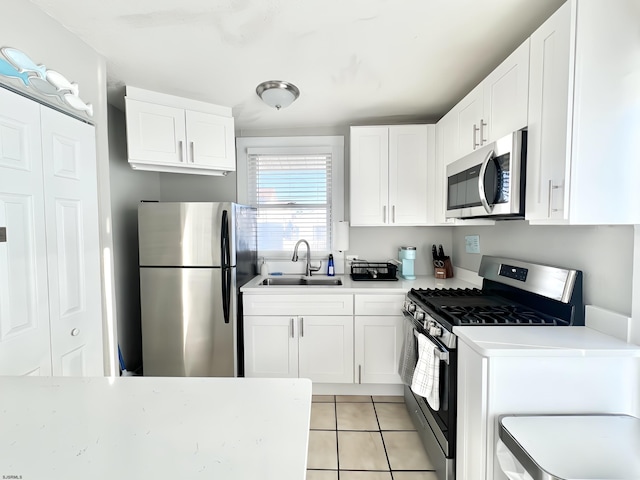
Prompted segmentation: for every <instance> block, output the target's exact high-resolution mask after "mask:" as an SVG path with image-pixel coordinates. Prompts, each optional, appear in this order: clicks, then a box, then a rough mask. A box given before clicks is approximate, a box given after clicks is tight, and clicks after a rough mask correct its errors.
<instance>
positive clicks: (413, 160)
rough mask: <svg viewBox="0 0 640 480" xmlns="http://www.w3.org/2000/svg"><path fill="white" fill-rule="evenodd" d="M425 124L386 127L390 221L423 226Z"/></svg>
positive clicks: (424, 202) (426, 175)
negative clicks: (387, 136) (387, 134)
mask: <svg viewBox="0 0 640 480" xmlns="http://www.w3.org/2000/svg"><path fill="white" fill-rule="evenodd" d="M427 141H428V139H427V125H402V126H394V127H389V223H390V224H392V225H426V224H427V206H428V205H427V195H428V193H429V191H430V185H429V184H428V183H427V182H428V180H429V178H428V162H429V159H428V155H427Z"/></svg>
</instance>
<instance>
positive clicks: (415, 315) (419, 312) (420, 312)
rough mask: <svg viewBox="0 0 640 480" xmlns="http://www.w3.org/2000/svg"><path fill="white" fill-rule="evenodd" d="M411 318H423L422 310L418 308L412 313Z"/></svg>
mask: <svg viewBox="0 0 640 480" xmlns="http://www.w3.org/2000/svg"><path fill="white" fill-rule="evenodd" d="M413 318H415V319H416V320H424V312H422V311H420V310H418V311H416V312H415V313H414V314H413Z"/></svg>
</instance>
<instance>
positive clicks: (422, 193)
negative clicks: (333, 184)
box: [350, 125, 435, 226]
mask: <svg viewBox="0 0 640 480" xmlns="http://www.w3.org/2000/svg"><path fill="white" fill-rule="evenodd" d="M434 157H435V127H434V126H433V125H395V126H375V127H351V157H350V165H351V170H350V171H351V175H350V177H351V188H350V204H351V225H352V226H381V225H395V226H400V225H427V224H429V223H432V220H431V218H430V217H432V214H431V215H430V213H429V212H431V211H432V208H431V206H430V205H429V203H430V202H429V199H430V196H432V192H431V188H432V187H431V184H430V183H428V182H430V177H433V168H434V165H435V163H434Z"/></svg>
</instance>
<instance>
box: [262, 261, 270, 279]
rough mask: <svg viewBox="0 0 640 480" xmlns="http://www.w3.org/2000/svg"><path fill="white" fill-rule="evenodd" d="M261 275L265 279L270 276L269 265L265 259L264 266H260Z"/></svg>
mask: <svg viewBox="0 0 640 480" xmlns="http://www.w3.org/2000/svg"><path fill="white" fill-rule="evenodd" d="M260 275H262V276H263V277H268V276H269V269H268V268H267V263H266V262H265V261H264V257H262V264H261V265H260Z"/></svg>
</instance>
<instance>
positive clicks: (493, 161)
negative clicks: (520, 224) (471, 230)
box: [446, 130, 527, 218]
mask: <svg viewBox="0 0 640 480" xmlns="http://www.w3.org/2000/svg"><path fill="white" fill-rule="evenodd" d="M526 154H527V132H526V131H524V130H519V131H517V132H514V133H512V134H509V135H507V136H505V137H502V138H500V139H498V140H496V141H495V142H492V143H489V144H487V145H485V146H483V147H482V148H479V149H477V150H475V151H474V152H473V153H470V154H469V155H467V156H465V157H462V158H461V159H460V160H457V161H455V162H453V163H450V164H449V165H448V166H447V213H446V216H447V218H478V217H493V218H524V200H525V192H524V188H525V172H526V165H525V164H526V156H527V155H526Z"/></svg>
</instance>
